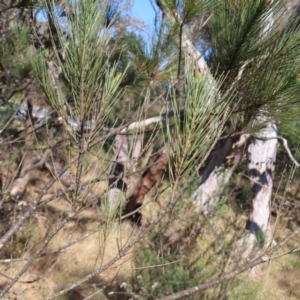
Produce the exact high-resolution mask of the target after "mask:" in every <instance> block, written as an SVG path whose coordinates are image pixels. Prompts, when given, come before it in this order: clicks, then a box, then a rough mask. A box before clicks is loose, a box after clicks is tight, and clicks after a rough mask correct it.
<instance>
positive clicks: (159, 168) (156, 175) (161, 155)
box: [123, 147, 169, 221]
mask: <svg viewBox="0 0 300 300" xmlns="http://www.w3.org/2000/svg"><path fill="white" fill-rule="evenodd" d="M168 162H169V160H168V154H167V149H166V148H165V147H164V148H162V149H161V150H160V151H159V152H158V154H157V156H156V158H155V160H154V162H153V163H152V164H151V166H150V167H149V168H147V170H146V171H145V172H144V173H143V175H142V177H141V178H140V180H139V181H138V182H137V184H136V185H135V187H134V188H133V190H132V192H131V194H130V196H129V198H128V202H127V203H126V205H125V208H124V212H123V213H124V214H125V215H126V214H128V213H130V212H132V211H134V210H136V209H138V208H139V207H140V206H141V205H142V203H143V200H144V198H145V196H146V194H147V193H148V192H149V191H150V190H151V189H152V188H153V186H154V185H155V184H156V182H157V181H158V180H159V179H160V178H161V177H162V175H163V173H164V172H165V170H166V167H167V164H168ZM139 216H140V215H139V214H135V215H133V216H131V219H132V220H133V221H138V219H139Z"/></svg>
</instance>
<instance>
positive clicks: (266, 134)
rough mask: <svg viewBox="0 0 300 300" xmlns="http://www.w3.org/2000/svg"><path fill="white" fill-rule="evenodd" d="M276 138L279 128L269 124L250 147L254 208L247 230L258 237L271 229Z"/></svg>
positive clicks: (249, 170) (249, 164) (249, 159)
mask: <svg viewBox="0 0 300 300" xmlns="http://www.w3.org/2000/svg"><path fill="white" fill-rule="evenodd" d="M276 137H277V127H276V125H275V124H274V123H269V124H268V125H267V126H266V128H264V129H262V130H260V131H259V132H258V133H256V139H255V140H253V141H252V142H251V143H250V145H249V147H248V172H249V177H250V178H251V179H252V180H251V181H250V185H251V190H252V206H251V211H250V214H249V218H248V222H247V226H246V229H247V230H248V231H249V232H250V233H253V234H255V235H256V236H258V235H259V234H260V233H262V232H266V231H267V230H268V229H269V219H270V205H271V195H272V187H273V178H272V176H273V172H274V168H275V160H276V153H277V143H278V141H277V138H276ZM260 138H261V139H260ZM256 182H257V183H256Z"/></svg>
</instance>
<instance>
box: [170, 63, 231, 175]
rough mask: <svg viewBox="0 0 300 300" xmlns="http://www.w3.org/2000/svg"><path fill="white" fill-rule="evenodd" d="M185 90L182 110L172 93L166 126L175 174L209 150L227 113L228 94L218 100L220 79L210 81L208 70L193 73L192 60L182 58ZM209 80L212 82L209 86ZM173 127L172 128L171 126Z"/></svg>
mask: <svg viewBox="0 0 300 300" xmlns="http://www.w3.org/2000/svg"><path fill="white" fill-rule="evenodd" d="M184 74H185V75H186V77H185V93H186V98H185V102H184V109H183V113H182V112H180V109H179V108H178V104H177V101H176V96H175V94H173V97H172V98H173V101H172V104H173V110H174V111H175V117H174V124H172V126H171V127H170V128H169V131H168V135H169V136H168V137H169V139H170V140H171V149H172V150H171V154H170V155H171V157H172V160H174V162H175V170H176V171H175V172H177V174H174V175H175V176H182V175H183V174H184V173H185V172H189V171H190V170H191V169H192V168H193V167H194V166H195V165H196V164H197V162H200V161H201V159H202V158H203V157H205V155H206V154H207V153H208V152H209V150H210V148H211V147H212V145H213V143H214V142H215V140H216V138H217V137H218V136H219V135H220V134H221V133H222V131H223V130H222V128H223V126H224V123H225V121H226V120H227V118H228V116H229V110H228V109H229V107H230V104H231V97H227V99H224V101H221V100H220V96H221V95H220V93H219V89H220V87H221V83H222V82H221V81H220V82H213V83H212V79H211V74H210V73H203V74H201V75H198V74H196V69H195V67H194V63H193V62H192V61H190V60H189V59H187V60H186V62H185V70H184ZM212 84H213V86H212ZM173 128H174V129H173Z"/></svg>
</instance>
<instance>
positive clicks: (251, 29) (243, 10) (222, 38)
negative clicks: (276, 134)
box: [209, 0, 300, 128]
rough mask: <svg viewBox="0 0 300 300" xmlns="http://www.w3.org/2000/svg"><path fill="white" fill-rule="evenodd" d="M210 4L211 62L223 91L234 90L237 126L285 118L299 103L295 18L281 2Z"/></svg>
mask: <svg viewBox="0 0 300 300" xmlns="http://www.w3.org/2000/svg"><path fill="white" fill-rule="evenodd" d="M213 2H214V4H215V8H214V10H215V12H214V14H213V18H212V20H211V22H210V23H209V32H210V35H211V42H212V44H211V45H212V48H213V52H214V56H213V65H214V67H215V70H216V72H217V73H218V74H222V76H224V75H226V80H225V81H224V84H223V86H222V89H223V90H224V91H225V92H226V91H228V90H235V91H236V92H237V94H236V96H237V101H239V102H238V103H239V105H238V106H237V109H236V111H237V112H238V114H239V117H240V118H239V122H240V126H241V128H242V127H243V126H245V125H247V124H249V122H250V123H251V121H253V120H254V119H255V120H256V121H255V122H256V125H257V120H258V119H256V117H257V116H260V117H262V118H260V119H261V120H263V121H266V120H268V119H269V120H270V119H273V120H274V119H277V120H279V119H282V118H286V117H287V115H286V114H287V113H289V111H290V110H291V107H293V105H295V103H299V96H298V95H299V92H300V90H299V88H300V86H299V84H298V83H297V81H296V77H297V74H299V72H300V61H299V50H300V33H299V29H298V27H297V23H298V16H297V15H296V13H295V12H293V13H292V14H291V13H289V12H288V11H287V10H286V7H285V3H284V1H273V3H267V1H260V0H254V1H244V0H238V1H213ZM287 14H290V16H289V18H287Z"/></svg>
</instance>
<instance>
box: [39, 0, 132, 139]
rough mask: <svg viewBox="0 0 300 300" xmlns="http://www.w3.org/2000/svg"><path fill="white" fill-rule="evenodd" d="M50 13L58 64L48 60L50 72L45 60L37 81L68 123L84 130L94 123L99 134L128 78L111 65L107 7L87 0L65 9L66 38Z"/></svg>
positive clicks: (53, 13) (57, 21) (41, 62)
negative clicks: (87, 124) (70, 120)
mask: <svg viewBox="0 0 300 300" xmlns="http://www.w3.org/2000/svg"><path fill="white" fill-rule="evenodd" d="M52 5H53V7H54V3H52ZM102 6H104V7H102ZM48 7H49V6H48ZM49 14H51V18H52V19H53V20H55V22H54V24H55V26H56V33H57V35H58V41H59V42H58V45H56V44H55V42H54V40H53V45H54V47H55V48H54V53H55V56H54V60H53V61H50V62H49V59H48V66H49V65H51V67H49V68H48V69H46V64H45V63H44V60H43V59H40V60H38V61H37V64H36V73H37V77H38V78H39V79H40V81H41V85H42V86H43V88H44V90H45V92H46V94H47V96H48V98H49V100H50V102H51V105H52V106H53V108H54V109H55V110H56V111H57V113H58V114H59V115H60V116H61V117H62V118H63V119H64V121H66V120H67V115H70V116H71V117H72V118H73V119H74V120H76V121H77V122H78V124H79V126H80V127H81V128H83V126H84V125H83V124H84V122H86V121H93V122H94V123H93V127H94V129H93V130H94V134H95V133H96V132H98V131H99V129H101V127H102V126H103V124H104V122H105V120H106V119H107V116H108V115H109V113H110V110H111V108H112V106H113V105H114V104H115V103H116V102H117V101H118V99H119V98H120V96H121V91H120V89H119V86H120V84H121V82H122V79H123V76H124V73H120V72H119V71H118V70H117V64H113V65H112V64H111V62H110V51H111V50H110V47H109V42H110V40H111V31H110V28H109V27H107V26H106V25H107V24H106V22H105V5H104V4H101V7H99V3H98V1H92V0H85V1H78V2H75V3H73V4H72V9H67V8H66V15H67V19H68V24H67V27H68V30H67V31H68V34H67V37H66V36H65V34H64V30H63V27H62V25H61V24H60V20H59V17H58V16H57V15H56V14H55V9H52V10H49ZM125 70H126V68H125V69H124V71H125ZM59 72H61V74H60V75H59V76H60V78H58V73H59ZM61 77H63V78H61ZM59 79H63V80H59ZM69 128H70V127H69ZM70 130H71V128H70ZM72 135H73V136H75V134H74V133H72Z"/></svg>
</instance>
